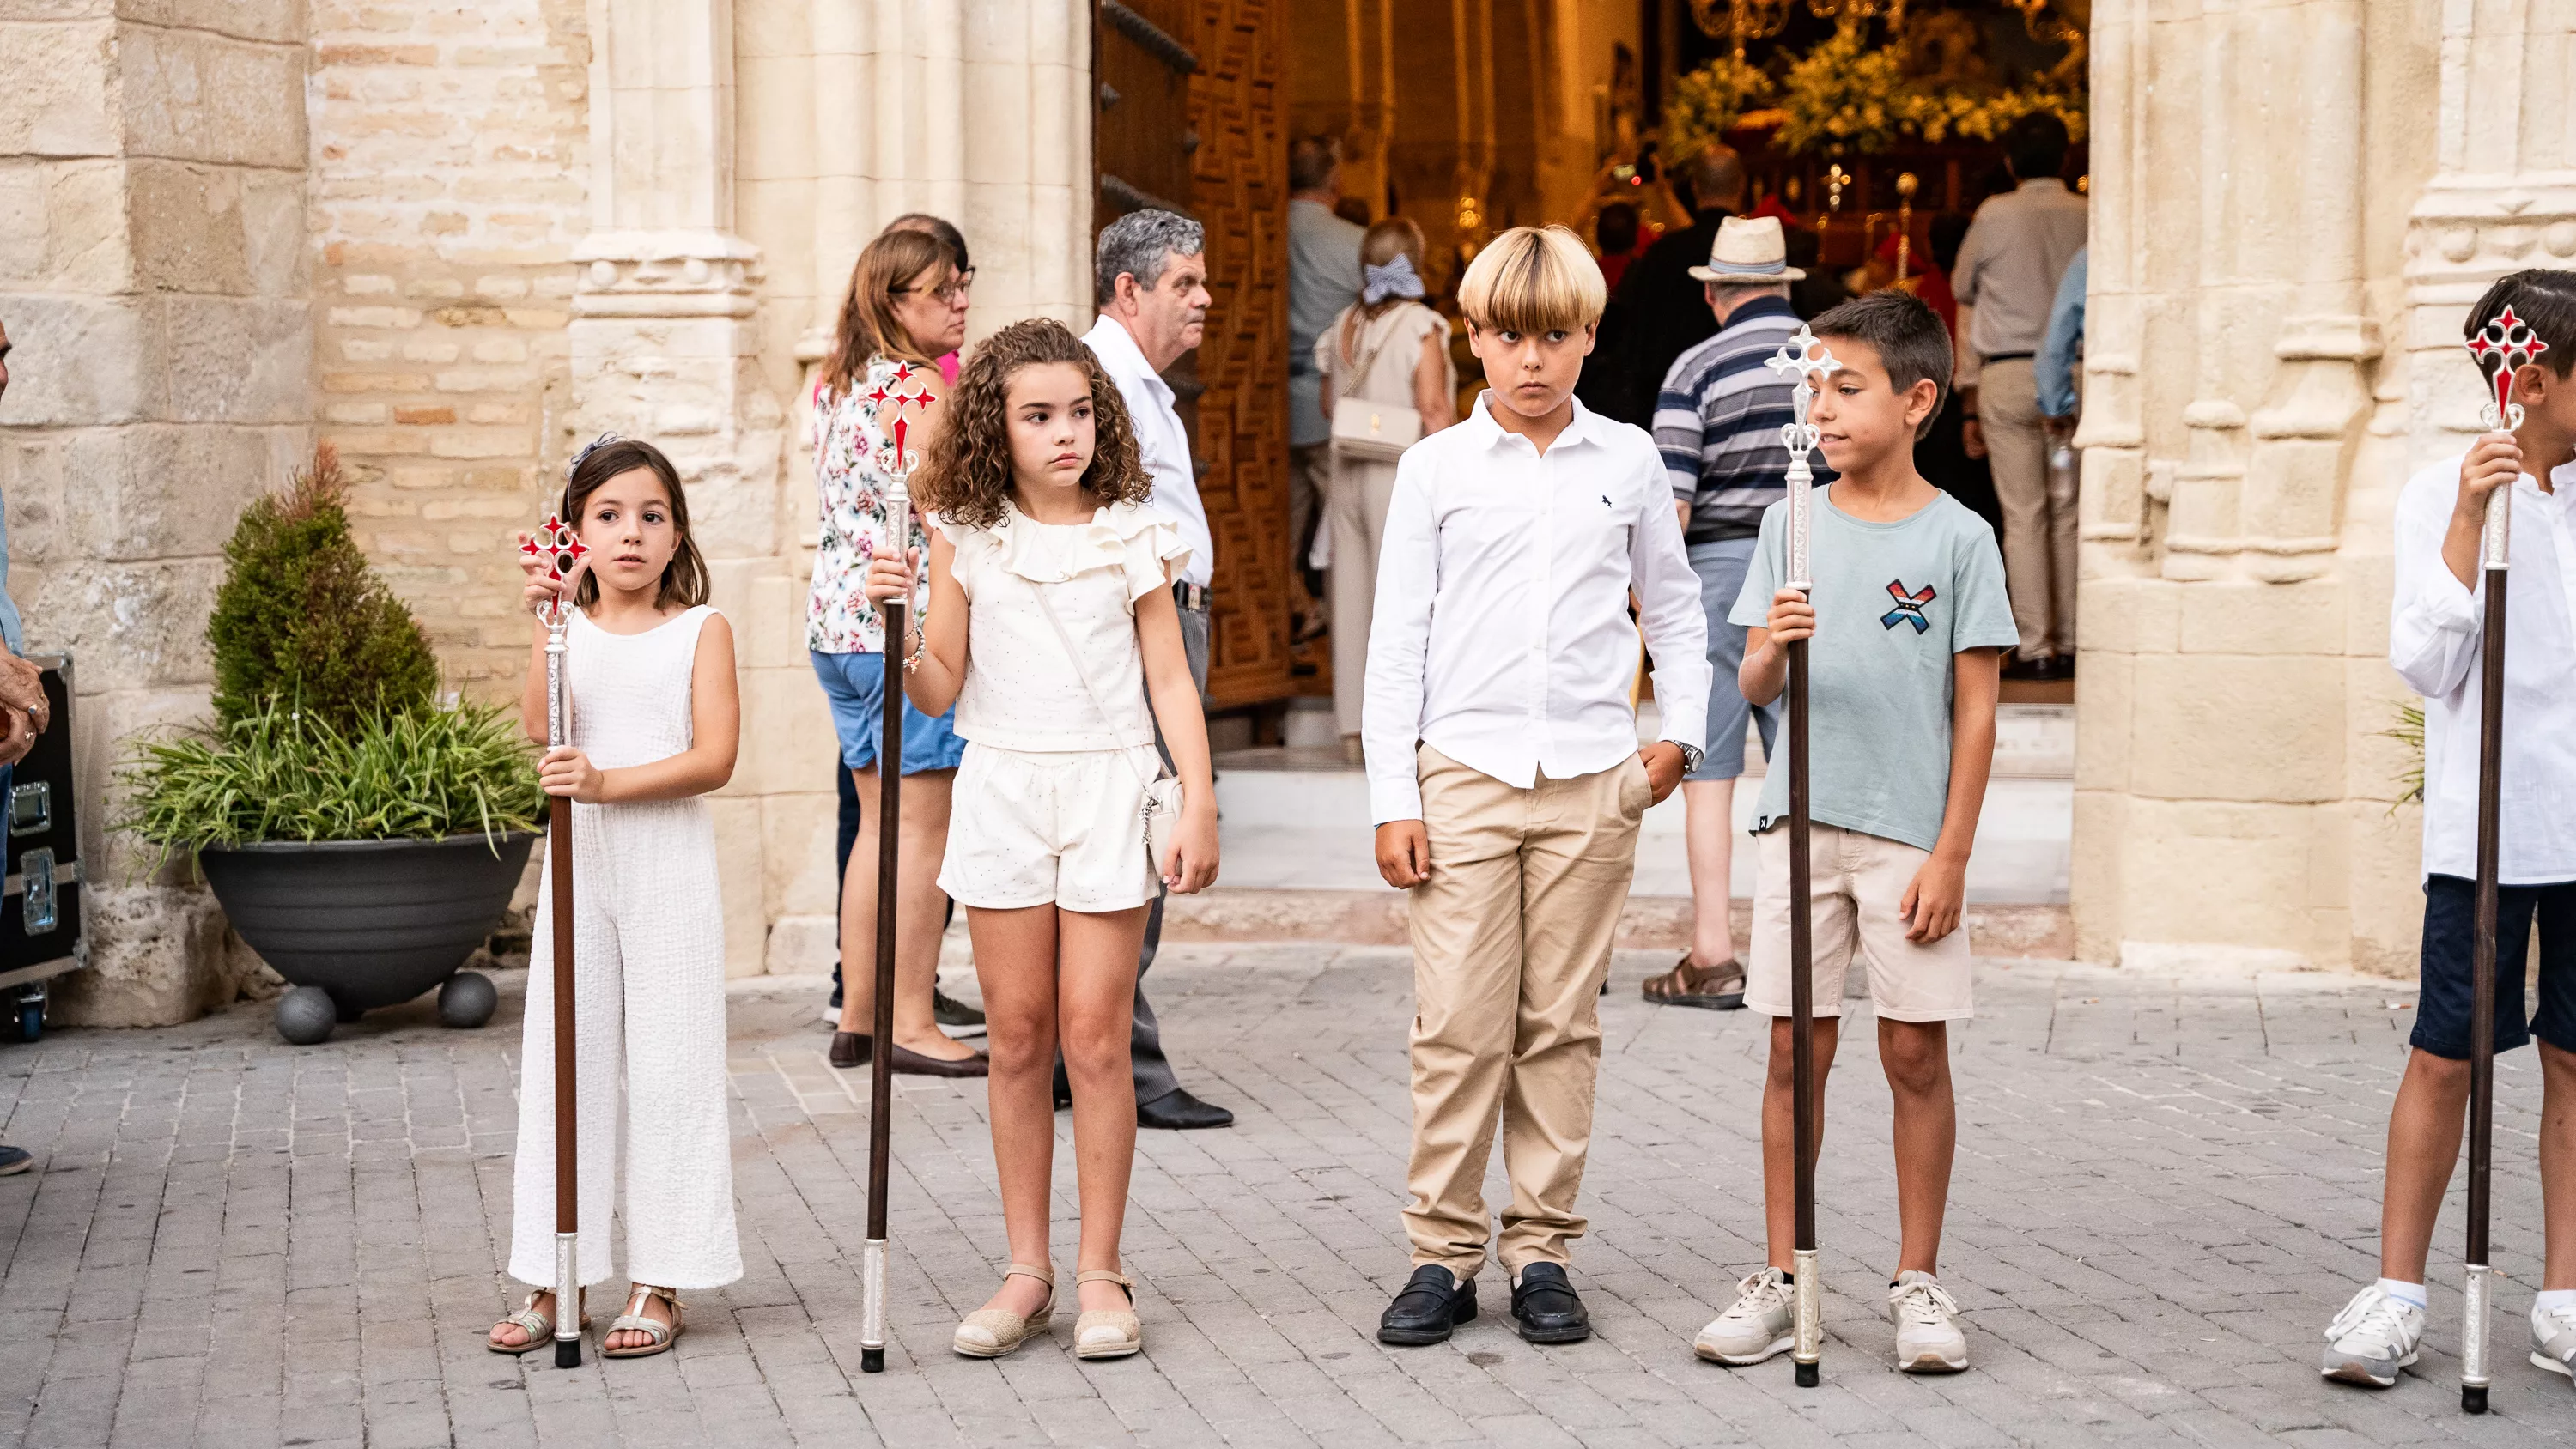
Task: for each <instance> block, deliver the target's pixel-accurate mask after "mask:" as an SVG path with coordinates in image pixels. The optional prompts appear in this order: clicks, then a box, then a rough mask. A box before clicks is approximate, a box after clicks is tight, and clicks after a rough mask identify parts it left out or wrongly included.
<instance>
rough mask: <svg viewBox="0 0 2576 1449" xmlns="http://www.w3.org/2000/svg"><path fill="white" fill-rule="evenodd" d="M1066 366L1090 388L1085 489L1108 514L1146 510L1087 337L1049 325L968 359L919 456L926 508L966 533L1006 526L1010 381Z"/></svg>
mask: <svg viewBox="0 0 2576 1449" xmlns="http://www.w3.org/2000/svg"><path fill="white" fill-rule="evenodd" d="M1055 362H1063V363H1070V364H1072V365H1073V366H1075V367H1078V368H1080V369H1082V374H1083V376H1084V377H1086V378H1088V379H1090V382H1091V418H1092V449H1091V466H1090V467H1088V468H1085V469H1084V470H1083V471H1082V487H1083V491H1085V492H1087V493H1089V494H1090V495H1091V496H1092V497H1094V498H1096V499H1098V500H1099V501H1100V503H1101V505H1102V506H1103V507H1106V506H1108V505H1110V504H1113V503H1142V502H1144V501H1145V500H1146V499H1148V498H1151V497H1152V496H1153V495H1154V475H1152V474H1151V473H1148V472H1146V471H1145V461H1144V454H1143V452H1142V451H1141V450H1140V449H1139V448H1138V447H1137V446H1136V427H1135V424H1134V423H1133V422H1132V421H1130V420H1129V418H1128V416H1127V403H1126V400H1125V399H1123V398H1121V397H1119V395H1118V384H1116V383H1115V382H1112V381H1110V379H1109V374H1108V373H1107V372H1106V371H1104V370H1103V369H1102V368H1101V366H1100V361H1099V359H1098V358H1095V357H1093V356H1092V355H1091V349H1090V348H1088V347H1085V346H1083V345H1082V339H1080V338H1078V337H1076V336H1074V335H1073V333H1072V332H1071V331H1070V330H1068V329H1067V328H1066V327H1065V325H1064V324H1063V323H1061V322H1058V321H1055V320H1054V319H1052V318H1047V317H1038V318H1033V319H1031V320H1029V321H1026V322H1014V323H1012V324H1011V325H1010V326H1008V327H1005V328H1003V329H1002V330H1001V331H999V332H996V333H994V334H993V335H992V336H990V337H988V338H986V339H984V341H983V342H982V344H981V345H979V346H977V347H976V349H975V350H974V351H973V352H971V353H969V354H967V357H966V365H965V366H964V367H962V368H959V369H958V372H957V383H956V386H954V387H953V388H951V389H950V390H949V394H948V410H947V416H946V417H945V418H944V419H943V420H942V421H941V423H940V427H939V431H938V434H937V436H935V437H933V438H932V439H931V441H930V446H929V447H928V448H927V449H926V450H924V451H923V453H922V459H921V468H920V471H918V472H917V473H915V474H914V475H913V479H912V488H913V493H914V495H915V496H916V497H917V498H918V499H919V500H920V502H921V506H922V507H924V508H926V509H929V510H931V511H932V512H935V513H937V514H939V515H940V516H941V517H943V518H946V519H947V520H948V521H950V522H952V523H955V524H958V525H960V526H962V527H966V528H991V527H992V526H994V525H995V524H997V523H1000V522H1001V521H1002V509H1003V507H1004V505H1006V504H1007V503H1009V502H1010V498H1011V420H1010V405H1011V398H1010V392H1011V374H1013V373H1015V372H1017V371H1019V370H1020V369H1021V368H1023V367H1039V366H1043V365H1045V364H1048V363H1055Z"/></svg>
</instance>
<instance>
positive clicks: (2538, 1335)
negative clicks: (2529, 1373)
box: [2531, 1308, 2576, 1379]
mask: <svg viewBox="0 0 2576 1449" xmlns="http://www.w3.org/2000/svg"><path fill="white" fill-rule="evenodd" d="M2531 1361H2532V1363H2533V1364H2534V1365H2535V1366H2536V1367H2539V1368H2545V1369H2547V1370H2549V1371H2550V1372H2551V1373H2554V1374H2565V1375H2567V1376H2568V1377H2569V1378H2571V1379H2576V1308H2553V1309H2551V1310H2549V1311H2548V1312H2546V1313H2544V1312H2542V1311H2541V1310H2540V1309H2537V1308H2534V1309H2532V1310H2531Z"/></svg>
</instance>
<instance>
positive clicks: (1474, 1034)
mask: <svg viewBox="0 0 2576 1449" xmlns="http://www.w3.org/2000/svg"><path fill="white" fill-rule="evenodd" d="M1603 301H1604V296H1603V286H1602V281H1601V269H1600V267H1598V266H1597V265H1595V264H1594V262H1593V260H1592V257H1591V255H1590V254H1589V253H1587V252H1586V251H1585V250H1584V249H1583V244H1582V243H1581V242H1579V241H1577V240H1575V237H1574V233H1572V232H1570V231H1567V230H1566V229H1565V228H1563V227H1561V226H1552V227H1549V228H1547V229H1546V230H1544V231H1541V230H1539V229H1537V228H1534V227H1514V228H1513V229H1511V230H1510V231H1507V232H1505V233H1503V234H1502V235H1501V236H1499V237H1496V238H1495V239H1494V240H1493V242H1492V243H1491V244H1490V245H1488V246H1487V247H1486V248H1485V249H1484V250H1483V251H1481V252H1479V253H1477V254H1476V259H1475V260H1474V262H1472V263H1471V264H1469V266H1468V268H1467V274H1466V276H1465V277H1464V278H1463V279H1462V281H1461V284H1460V288H1459V302H1460V304H1461V306H1462V307H1463V309H1464V311H1465V313H1466V317H1467V339H1468V343H1469V345H1470V346H1472V347H1473V348H1474V349H1475V353H1476V356H1477V357H1478V358H1480V359H1482V361H1483V362H1484V365H1485V380H1486V382H1487V383H1488V384H1489V386H1488V387H1487V390H1486V391H1485V392H1484V393H1482V394H1481V395H1479V396H1478V398H1477V400H1476V405H1475V408H1474V410H1473V411H1472V412H1471V413H1470V414H1469V415H1468V417H1467V420H1466V421H1465V422H1463V423H1460V424H1457V425H1456V426H1453V427H1450V428H1447V429H1444V430H1442V431H1441V432H1438V433H1435V434H1433V435H1431V436H1430V437H1427V438H1425V439H1423V440H1422V441H1421V442H1419V443H1417V444H1415V445H1414V446H1413V447H1412V448H1411V449H1409V450H1407V451H1406V453H1405V455H1404V458H1403V460H1402V461H1401V462H1400V463H1398V464H1397V466H1396V478H1395V496H1394V499H1393V501H1392V503H1391V504H1390V505H1389V508H1388V510H1387V520H1386V531H1385V540H1386V541H1385V545H1384V549H1383V551H1382V553H1381V555H1380V557H1379V561H1378V585H1377V606H1376V609H1375V617H1374V622H1373V623H1372V625H1371V627H1370V632H1369V654H1368V693H1367V697H1366V702H1365V704H1364V706H1363V710H1362V715H1361V734H1362V739H1363V743H1364V745H1365V748H1366V752H1367V759H1368V776H1369V801H1370V810H1371V814H1372V815H1373V816H1374V817H1375V818H1376V820H1377V822H1378V828H1377V863H1378V872H1379V874H1381V875H1382V876H1384V877H1385V878H1386V883H1387V884H1389V885H1391V886H1394V887H1395V888H1396V889H1398V890H1409V891H1411V892H1412V893H1413V900H1412V906H1411V911H1410V915H1411V918H1412V924H1411V930H1412V936H1413V991H1414V1001H1415V1014H1414V1020H1413V1038H1412V1058H1413V1148H1412V1155H1411V1161H1410V1163H1409V1165H1408V1166H1407V1169H1406V1185H1407V1186H1408V1188H1409V1189H1410V1190H1411V1194H1412V1197H1411V1201H1410V1202H1409V1203H1408V1204H1407V1205H1406V1207H1405V1209H1404V1230H1405V1235H1406V1237H1408V1238H1409V1239H1410V1240H1411V1241H1412V1246H1413V1263H1414V1269H1413V1275H1412V1276H1411V1277H1410V1278H1409V1279H1407V1280H1406V1282H1405V1284H1404V1287H1403V1288H1402V1289H1401V1290H1400V1291H1399V1292H1398V1293H1397V1294H1396V1296H1395V1300H1394V1301H1393V1302H1392V1303H1390V1304H1388V1305H1387V1308H1386V1312H1385V1313H1384V1314H1383V1315H1382V1316H1381V1317H1380V1318H1379V1320H1378V1333H1377V1336H1378V1338H1379V1340H1380V1341H1382V1342H1385V1343H1396V1344H1425V1343H1438V1342H1440V1341H1441V1340H1443V1339H1446V1338H1447V1337H1449V1333H1450V1330H1451V1329H1452V1327H1454V1326H1455V1325H1457V1324H1460V1323H1464V1322H1466V1321H1467V1320H1469V1319H1472V1318H1474V1317H1475V1316H1476V1282H1475V1280H1476V1274H1477V1273H1478V1271H1479V1270H1481V1269H1482V1268H1483V1267H1484V1263H1485V1256H1486V1247H1487V1243H1488V1241H1489V1239H1490V1238H1491V1236H1492V1224H1491V1221H1490V1220H1489V1219H1488V1217H1487V1215H1486V1208H1485V1198H1484V1183H1485V1164H1486V1160H1487V1157H1488V1155H1489V1154H1490V1152H1491V1150H1492V1147H1493V1141H1494V1122H1495V1117H1496V1114H1497V1113H1499V1114H1500V1115H1501V1118H1502V1137H1503V1167H1504V1171H1505V1173H1506V1174H1507V1175H1508V1176H1509V1177H1510V1179H1511V1188H1512V1195H1511V1201H1510V1202H1509V1203H1507V1204H1505V1205H1504V1207H1503V1209H1502V1235H1501V1239H1500V1241H1499V1242H1498V1243H1496V1244H1495V1256H1497V1257H1499V1258H1501V1259H1502V1262H1503V1266H1504V1267H1505V1268H1506V1269H1507V1270H1509V1271H1510V1273H1511V1275H1512V1293H1511V1303H1512V1317H1513V1319H1514V1320H1515V1322H1516V1324H1517V1325H1518V1328H1519V1331H1520V1335H1521V1337H1522V1338H1523V1339H1525V1340H1527V1341H1529V1342H1531V1343H1576V1342H1580V1341H1581V1340H1583V1339H1586V1338H1589V1337H1591V1335H1592V1325H1591V1318H1590V1316H1589V1315H1588V1314H1587V1313H1586V1312H1585V1310H1584V1307H1583V1300H1582V1298H1581V1296H1580V1295H1578V1294H1577V1293H1576V1292H1575V1289H1574V1284H1573V1281H1572V1280H1571V1279H1570V1278H1569V1277H1568V1276H1567V1274H1566V1267H1567V1264H1568V1262H1569V1260H1570V1257H1571V1251H1570V1250H1571V1245H1572V1243H1573V1241H1574V1240H1575V1239H1576V1238H1579V1237H1581V1236H1582V1235H1583V1230H1584V1226H1585V1224H1584V1220H1583V1217H1582V1215H1581V1214H1579V1213H1577V1212H1576V1211H1575V1210H1574V1203H1575V1198H1576V1196H1577V1194H1578V1193H1579V1192H1580V1191H1581V1189H1582V1186H1583V1166H1584V1159H1585V1156H1586V1154H1587V1153H1588V1152H1589V1150H1590V1148H1591V1140H1592V1097H1593V1087H1594V1082H1595V1078H1596V1077H1597V1076H1598V1074H1599V1071H1600V1065H1601V1023H1600V1008H1599V999H1598V998H1599V995H1600V991H1601V984H1602V981H1603V979H1604V973H1606V972H1607V971H1608V970H1609V967H1610V943H1611V939H1612V936H1613V934H1614V932H1615V931H1616V930H1617V928H1618V924H1619V911H1620V908H1621V907H1622V906H1623V905H1625V904H1626V902H1627V897H1628V883H1629V881H1630V879H1631V878H1632V877H1633V876H1634V874H1635V872H1636V863H1637V827H1638V824H1639V822H1641V821H1642V820H1643V819H1644V818H1645V814H1646V809H1647V807H1648V806H1649V805H1651V804H1653V803H1654V802H1655V801H1658V800H1661V799H1663V798H1664V797H1665V796H1667V795H1669V794H1671V793H1672V792H1673V790H1674V788H1675V787H1677V786H1678V785H1680V784H1681V779H1682V775H1683V774H1684V772H1686V771H1688V770H1689V769H1691V768H1692V767H1693V766H1695V765H1697V764H1698V763H1699V754H1700V746H1699V741H1700V740H1701V739H1702V738H1703V737H1704V733H1705V729H1706V724H1707V721H1706V719H1705V718H1704V716H1705V715H1706V713H1707V707H1708V675H1709V664H1708V637H1707V636H1708V622H1707V619H1706V616H1705V615H1703V614H1702V613H1701V611H1700V603H1699V579H1698V577H1697V576H1696V575H1694V574H1693V573H1692V572H1691V566H1690V558H1689V555H1688V554H1687V553H1686V552H1685V551H1684V550H1683V548H1682V530H1681V524H1680V522H1679V520H1678V519H1677V518H1676V517H1675V516H1674V512H1673V498H1672V486H1671V483H1670V481H1669V479H1668V478H1667V476H1666V474H1665V473H1664V464H1663V457H1662V455H1661V454H1659V453H1658V452H1656V450H1655V442H1654V439H1653V438H1651V437H1649V436H1647V434H1646V433H1645V431H1644V430H1643V429H1640V428H1635V427H1631V426H1629V425H1628V424H1626V423H1618V422H1612V421H1611V420H1609V419H1608V418H1604V417H1602V416H1600V415H1599V414H1597V413H1595V412H1593V411H1592V410H1591V409H1589V408H1587V407H1585V406H1584V405H1583V404H1581V403H1580V402H1577V401H1575V397H1574V387H1575V384H1576V382H1577V381H1579V380H1580V379H1581V378H1582V376H1583V359H1584V357H1585V356H1586V355H1587V354H1589V353H1590V352H1591V351H1592V344H1593V339H1594V334H1595V330H1596V329H1597V327H1598V325H1599V323H1600V319H1601V308H1602V303H1603ZM1631 589H1633V590H1635V591H1636V593H1637V596H1638V597H1639V598H1640V599H1641V600H1642V601H1643V605H1644V608H1643V613H1644V622H1645V631H1646V641H1647V645H1648V647H1649V648H1651V649H1652V650H1653V652H1654V657H1655V660H1656V662H1657V665H1658V671H1657V678H1656V681H1655V684H1656V687H1655V695H1656V698H1657V699H1658V700H1659V701H1661V702H1662V706H1663V712H1664V713H1663V724H1662V731H1663V735H1664V738H1662V739H1660V740H1657V741H1655V742H1654V743H1652V744H1649V745H1647V746H1646V747H1645V748H1644V749H1643V750H1640V749H1639V748H1638V746H1637V717H1636V711H1635V709H1634V707H1633V706H1632V705H1631V704H1630V702H1629V701H1630V694H1629V689H1630V686H1631V684H1632V683H1633V682H1634V679H1635V676H1636V671H1637V626H1636V625H1635V624H1632V623H1631V622H1630V621H1629V617H1628V595H1629V591H1630V590H1631ZM1077 1100H1078V1099H1077Z"/></svg>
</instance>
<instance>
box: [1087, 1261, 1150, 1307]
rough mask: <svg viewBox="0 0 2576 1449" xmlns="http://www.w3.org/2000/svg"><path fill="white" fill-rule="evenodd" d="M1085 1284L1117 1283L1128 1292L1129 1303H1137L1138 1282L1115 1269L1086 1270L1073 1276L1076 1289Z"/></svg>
mask: <svg viewBox="0 0 2576 1449" xmlns="http://www.w3.org/2000/svg"><path fill="white" fill-rule="evenodd" d="M1085 1283H1115V1284H1117V1285H1118V1286H1119V1287H1121V1288H1124V1289H1126V1290H1127V1301H1128V1302H1130V1303H1133V1302H1135V1301H1136V1280H1135V1279H1133V1278H1130V1277H1128V1276H1127V1275H1126V1274H1124V1273H1121V1272H1119V1271H1118V1270H1117V1269H1115V1268H1085V1269H1083V1270H1082V1271H1081V1272H1079V1273H1076V1274H1074V1275H1073V1285H1074V1286H1075V1287H1076V1288H1079V1287H1081V1286H1082V1285H1083V1284H1085Z"/></svg>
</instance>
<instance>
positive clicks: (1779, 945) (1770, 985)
mask: <svg viewBox="0 0 2576 1449" xmlns="http://www.w3.org/2000/svg"><path fill="white" fill-rule="evenodd" d="M1755 840H1756V841H1757V846H1756V849H1757V850H1758V852H1759V856H1758V862H1759V869H1758V871H1757V873H1756V875H1755V884H1754V887H1753V959H1752V961H1751V962H1750V963H1749V964H1748V965H1747V966H1746V967H1745V985H1744V1004H1745V1006H1746V1007H1747V1008H1749V1009H1751V1010H1754V1011H1759V1012H1762V1013H1764V1014H1765V1015H1769V1016H1787V1015H1788V1014H1789V825H1788V822H1787V821H1785V820H1784V821H1782V822H1781V823H1779V824H1777V825H1774V826H1772V827H1771V828H1770V829H1768V830H1766V831H1763V832H1762V833H1761V834H1760V835H1759V836H1756V837H1755ZM1807 858H1808V863H1809V871H1810V875H1809V877H1808V894H1809V898H1810V900H1811V901H1812V903H1813V904H1812V907H1811V909H1812V910H1813V913H1814V915H1813V919H1814V922H1815V969H1814V971H1813V973H1812V979H1813V980H1814V982H1815V1014H1816V1015H1818V1016H1840V1015H1842V1011H1843V973H1844V972H1845V971H1846V970H1848V969H1849V968H1850V965H1851V959H1852V956H1853V954H1854V953H1855V952H1857V953H1858V954H1859V955H1860V957H1861V958H1862V959H1863V960H1865V961H1867V962H1868V963H1869V999H1870V1004H1871V1005H1873V1006H1875V1007H1876V1008H1877V1009H1878V1014H1879V1015H1880V1016H1882V1017H1885V1018H1887V1019H1888V1020H1890V1021H1960V1020H1965V1019H1966V1018H1967V1017H1969V1016H1971V1015H1973V1014H1974V1013H1973V1011H1972V1009H1971V1008H1972V1006H1973V1002H1972V1000H1971V993H1970V989H1969V987H1970V978H1971V976H1972V974H1973V973H1972V970H1971V967H1970V963H1969V957H1968V923H1967V921H1966V920H1965V919H1962V920H1961V921H1960V922H1959V925H1958V927H1957V929H1955V930H1953V931H1951V932H1950V934H1949V935H1946V936H1944V937H1942V938H1941V939H1940V940H1938V941H1909V940H1907V939H1906V938H1905V918H1904V917H1903V916H1901V915H1899V914H1897V907H1898V906H1899V905H1900V904H1902V903H1903V902H1904V900H1905V888H1906V887H1907V886H1908V885H1911V884H1913V881H1914V873H1915V872H1916V871H1918V870H1921V869H1922V868H1923V862H1925V861H1927V860H1929V859H1931V858H1932V857H1931V852H1929V851H1923V850H1917V849H1915V848H1914V847H1913V846H1911V845H1907V844H1904V843H1902V842H1900V841H1894V840H1889V839H1888V838H1886V837H1885V836H1881V835H1870V834H1866V833H1864V832H1862V831H1858V830H1845V829H1843V828H1842V827H1840V826H1838V825H1824V824H1818V825H1816V826H1814V827H1812V828H1811V830H1810V831H1809V833H1808V840H1807Z"/></svg>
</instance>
